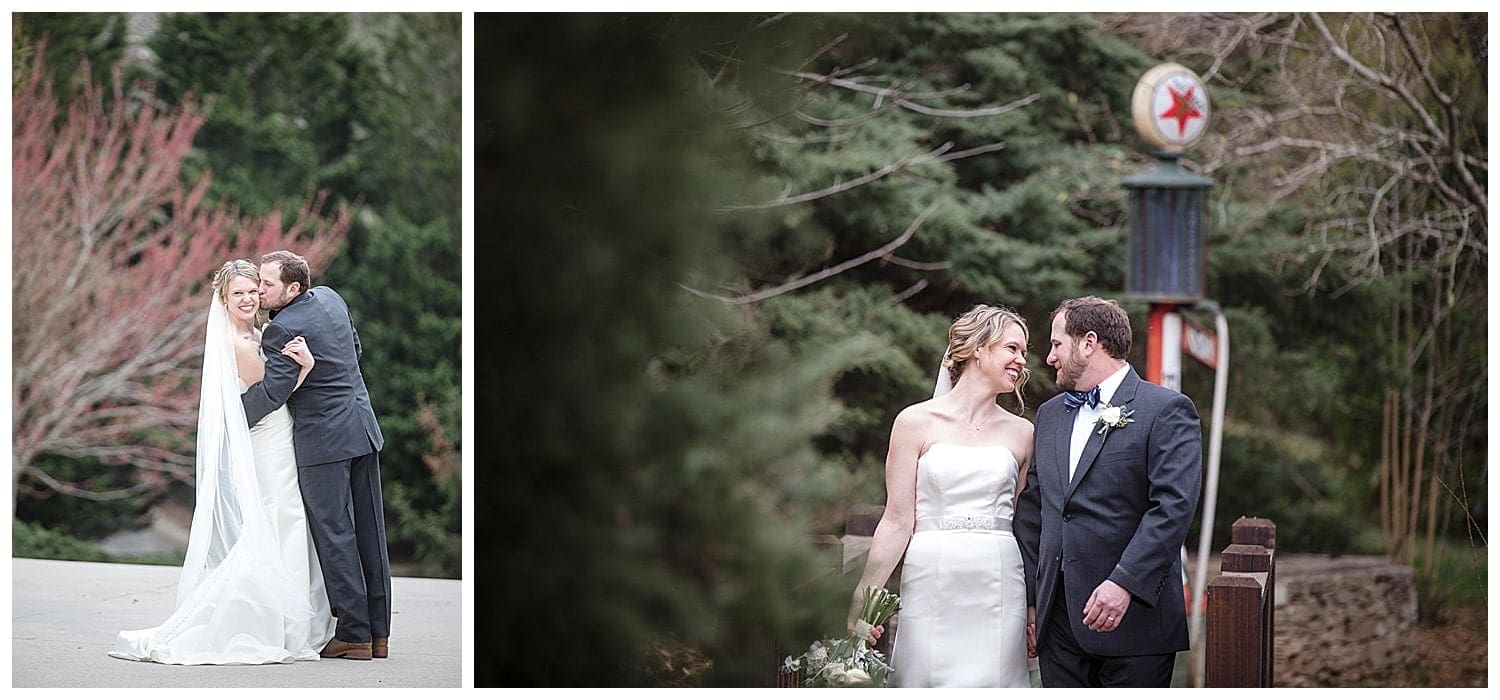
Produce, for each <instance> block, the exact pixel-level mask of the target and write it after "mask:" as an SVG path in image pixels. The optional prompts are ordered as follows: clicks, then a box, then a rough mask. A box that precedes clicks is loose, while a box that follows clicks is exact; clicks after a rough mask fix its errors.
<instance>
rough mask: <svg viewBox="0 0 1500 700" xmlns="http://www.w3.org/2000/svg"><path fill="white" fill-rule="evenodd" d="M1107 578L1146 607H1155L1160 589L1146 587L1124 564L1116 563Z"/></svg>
mask: <svg viewBox="0 0 1500 700" xmlns="http://www.w3.org/2000/svg"><path fill="white" fill-rule="evenodd" d="M1109 580H1110V581H1114V582H1115V584H1116V585H1118V586H1119V587H1121V588H1123V589H1125V590H1126V591H1128V592H1129V593H1130V595H1131V597H1133V598H1135V599H1136V600H1139V601H1140V602H1141V604H1143V605H1145V606H1146V607H1148V608H1154V607H1156V599H1157V596H1158V595H1160V594H1161V591H1159V590H1153V589H1151V588H1148V587H1146V586H1145V585H1144V583H1143V582H1142V581H1141V580H1140V579H1139V578H1136V577H1135V576H1134V575H1132V574H1131V573H1130V571H1129V570H1128V569H1126V568H1125V567H1124V566H1121V565H1119V564H1116V565H1115V570H1114V571H1111V572H1110V573H1109Z"/></svg>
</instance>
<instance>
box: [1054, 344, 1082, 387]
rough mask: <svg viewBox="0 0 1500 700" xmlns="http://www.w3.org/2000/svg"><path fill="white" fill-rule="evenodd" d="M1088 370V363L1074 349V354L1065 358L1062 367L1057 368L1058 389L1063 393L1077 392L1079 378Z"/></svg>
mask: <svg viewBox="0 0 1500 700" xmlns="http://www.w3.org/2000/svg"><path fill="white" fill-rule="evenodd" d="M1085 369H1088V362H1086V361H1084V359H1083V356H1082V355H1080V354H1079V353H1078V349H1077V348H1074V349H1073V352H1072V353H1069V355H1068V356H1067V357H1065V358H1063V361H1062V365H1061V366H1059V367H1058V368H1057V388H1059V389H1062V390H1063V391H1077V390H1078V378H1079V377H1082V376H1083V371H1084V370H1085Z"/></svg>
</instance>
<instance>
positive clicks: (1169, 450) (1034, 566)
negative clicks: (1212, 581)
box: [1015, 369, 1203, 656]
mask: <svg viewBox="0 0 1500 700" xmlns="http://www.w3.org/2000/svg"><path fill="white" fill-rule="evenodd" d="M1110 403H1111V404H1113V405H1115V406H1124V407H1125V408H1126V409H1128V410H1132V411H1134V414H1133V415H1132V416H1131V417H1132V418H1134V419H1135V422H1134V423H1130V424H1128V425H1126V426H1125V427H1122V428H1112V429H1111V430H1110V431H1109V433H1108V435H1107V436H1101V435H1099V434H1098V430H1097V429H1095V430H1094V432H1093V434H1091V435H1090V436H1089V441H1088V444H1087V445H1086V446H1085V447H1084V450H1083V456H1081V457H1080V458H1079V460H1078V469H1077V473H1076V474H1075V476H1074V478H1073V480H1072V481H1071V482H1069V480H1068V444H1069V441H1070V440H1071V438H1072V432H1073V419H1074V415H1075V414H1074V413H1073V412H1072V411H1069V410H1067V409H1066V407H1065V406H1064V404H1063V400H1062V395H1061V394H1059V395H1058V396H1056V397H1053V398H1052V399H1051V400H1049V401H1047V402H1046V403H1044V404H1042V405H1041V407H1040V408H1038V409H1037V413H1036V446H1035V450H1034V456H1033V457H1032V461H1031V467H1030V468H1029V470H1028V471H1027V473H1026V489H1025V490H1024V491H1023V492H1022V494H1021V499H1020V502H1019V503H1018V505H1017V508H1016V525H1015V532H1016V539H1017V541H1018V542H1019V544H1020V545H1021V557H1022V560H1023V561H1024V562H1025V568H1026V594H1027V596H1026V597H1027V602H1028V604H1031V605H1035V606H1036V610H1037V613H1036V618H1037V620H1036V621H1037V638H1038V639H1041V638H1042V635H1044V634H1046V632H1047V622H1048V621H1047V611H1049V610H1051V606H1052V605H1053V597H1054V596H1056V595H1064V596H1066V598H1065V600H1066V601H1067V609H1068V611H1069V613H1070V614H1069V616H1068V617H1069V619H1070V620H1071V621H1072V632H1073V636H1074V637H1075V638H1076V639H1077V640H1078V643H1079V644H1080V645H1081V646H1082V647H1083V649H1084V650H1085V651H1087V652H1088V653H1090V654H1093V655H1095V656H1131V655H1137V654H1163V653H1170V652H1175V651H1181V650H1183V649H1187V648H1188V632H1187V616H1186V614H1185V612H1184V606H1183V599H1182V562H1181V559H1180V549H1181V547H1182V543H1183V541H1184V540H1185V539H1186V538H1187V531H1188V525H1189V524H1190V523H1191V522H1192V519H1193V515H1194V513H1195V512H1196V511H1197V508H1198V492H1199V488H1200V484H1201V481H1202V468H1203V466H1202V465H1203V458H1202V454H1203V449H1202V443H1203V438H1202V433H1201V429H1200V428H1199V424H1198V411H1197V409H1196V408H1195V407H1194V406H1193V402H1192V401H1190V400H1189V399H1188V398H1187V397H1186V396H1183V395H1182V394H1179V393H1177V392H1175V391H1172V390H1170V389H1166V388H1163V387H1160V386H1157V385H1155V384H1152V383H1150V382H1146V381H1143V380H1142V379H1141V378H1140V375H1137V374H1136V373H1135V370H1134V369H1130V370H1128V371H1127V372H1126V375H1125V379H1124V381H1122V382H1121V383H1120V387H1119V388H1118V389H1117V390H1116V391H1115V395H1114V397H1113V398H1112V399H1111V401H1110ZM1059 571H1062V572H1063V586H1064V588H1065V589H1066V590H1063V591H1058V590H1057V579H1058V572H1059ZM1106 578H1107V579H1109V580H1111V581H1114V582H1115V583H1117V584H1119V585H1120V586H1121V587H1123V588H1124V589H1125V590H1127V591H1129V592H1130V595H1131V600H1130V607H1129V608H1128V609H1127V610H1126V612H1125V616H1124V619H1123V620H1121V622H1120V626H1119V627H1118V628H1117V629H1115V630H1114V631H1113V632H1104V633H1101V632H1094V631H1092V630H1090V629H1089V628H1088V627H1086V626H1084V624H1083V606H1084V604H1085V603H1086V602H1088V599H1089V596H1090V595H1091V594H1092V593H1093V591H1094V588H1096V587H1097V586H1098V585H1099V584H1100V583H1102V582H1103V581H1104V580H1105V579H1106Z"/></svg>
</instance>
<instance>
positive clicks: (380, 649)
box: [370, 637, 391, 659]
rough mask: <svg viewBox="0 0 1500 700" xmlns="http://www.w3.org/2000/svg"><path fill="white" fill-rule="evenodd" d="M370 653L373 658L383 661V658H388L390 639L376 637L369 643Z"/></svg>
mask: <svg viewBox="0 0 1500 700" xmlns="http://www.w3.org/2000/svg"><path fill="white" fill-rule="evenodd" d="M370 653H371V654H374V655H375V658H377V659H383V658H385V657H387V656H390V655H391V638H390V637H376V638H375V641H372V642H370Z"/></svg>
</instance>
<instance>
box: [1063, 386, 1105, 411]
mask: <svg viewBox="0 0 1500 700" xmlns="http://www.w3.org/2000/svg"><path fill="white" fill-rule="evenodd" d="M1084 404H1088V405H1089V408H1098V407H1099V387H1097V386H1096V387H1094V388H1092V389H1089V390H1088V391H1064V392H1063V405H1064V406H1067V407H1068V410H1069V411H1072V410H1074V409H1076V408H1078V407H1079V406H1082V405H1084Z"/></svg>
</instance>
